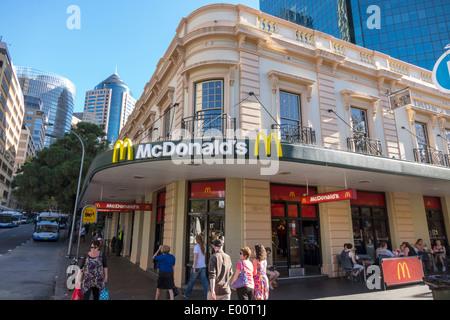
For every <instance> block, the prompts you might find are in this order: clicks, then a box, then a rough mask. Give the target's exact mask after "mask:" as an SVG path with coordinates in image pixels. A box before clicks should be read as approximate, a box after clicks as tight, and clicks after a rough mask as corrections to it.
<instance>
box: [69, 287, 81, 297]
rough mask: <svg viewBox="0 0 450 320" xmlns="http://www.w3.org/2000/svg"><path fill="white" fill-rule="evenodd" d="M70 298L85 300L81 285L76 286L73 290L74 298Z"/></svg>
mask: <svg viewBox="0 0 450 320" xmlns="http://www.w3.org/2000/svg"><path fill="white" fill-rule="evenodd" d="M70 300H83V295H82V294H81V289H80V286H76V287H75V290H74V291H73V295H72V299H70Z"/></svg>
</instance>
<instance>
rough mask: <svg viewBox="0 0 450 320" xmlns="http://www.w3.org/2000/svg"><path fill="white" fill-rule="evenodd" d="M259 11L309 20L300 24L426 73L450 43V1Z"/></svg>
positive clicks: (271, 2) (266, 6)
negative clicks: (372, 22)
mask: <svg viewBox="0 0 450 320" xmlns="http://www.w3.org/2000/svg"><path fill="white" fill-rule="evenodd" d="M373 6H376V7H373ZM373 8H375V10H378V9H379V11H378V13H379V16H378V17H379V27H373V25H371V23H370V21H371V19H372V18H377V16H374V14H375V15H377V14H378V13H377V11H374V10H373ZM260 9H261V11H263V12H266V13H269V14H271V15H274V16H277V17H280V18H283V19H286V20H289V21H292V22H296V23H299V22H298V21H296V19H295V18H298V17H299V16H305V17H308V22H309V25H308V24H304V23H300V24H302V25H304V26H306V27H310V28H313V29H317V30H319V31H322V32H325V33H327V34H330V35H332V36H334V37H337V38H340V39H343V40H346V41H349V42H352V43H355V44H357V45H359V46H362V47H365V48H368V49H372V50H376V51H380V52H383V53H385V54H388V55H390V56H391V57H393V58H397V59H400V60H403V61H406V62H409V63H411V64H414V65H418V66H419V67H422V68H425V69H428V70H432V69H433V66H434V64H435V63H436V61H437V60H438V58H439V57H440V56H441V55H442V54H443V53H444V47H445V46H446V45H447V44H449V43H450V0H429V1H423V0H319V1H312V0H260ZM287 13H288V14H287ZM297 20H298V19H297ZM368 21H369V23H368Z"/></svg>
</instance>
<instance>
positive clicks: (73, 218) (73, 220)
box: [67, 130, 84, 261]
mask: <svg viewBox="0 0 450 320" xmlns="http://www.w3.org/2000/svg"><path fill="white" fill-rule="evenodd" d="M69 131H70V132H71V133H73V134H74V135H75V136H76V137H77V138H78V140H80V142H81V146H82V149H83V150H82V151H83V152H82V154H81V164H80V174H79V177H78V187H77V196H76V198H75V206H74V208H73V217H72V230H71V232H70V241H69V249H68V250H67V256H68V257H70V254H71V252H72V239H73V232H74V228H75V221H76V216H77V207H78V196H79V193H80V184H81V175H82V173H83V162H84V143H83V141H82V140H81V138H80V136H79V135H77V134H76V133H75V132H73V131H72V130H69ZM81 223H82V217H80V228H79V229H78V230H79V231H80V230H81ZM79 250H80V236H79V235H78V243H77V255H76V256H75V260H76V261H77V260H78V254H79Z"/></svg>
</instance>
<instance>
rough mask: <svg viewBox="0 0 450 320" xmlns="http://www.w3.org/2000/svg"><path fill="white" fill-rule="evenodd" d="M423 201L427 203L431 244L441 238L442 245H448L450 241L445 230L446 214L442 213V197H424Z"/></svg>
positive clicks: (426, 211) (426, 209)
mask: <svg viewBox="0 0 450 320" xmlns="http://www.w3.org/2000/svg"><path fill="white" fill-rule="evenodd" d="M423 201H424V205H425V213H426V216H427V224H428V233H429V236H430V241H431V245H432V246H434V245H435V243H436V240H441V243H442V245H444V246H446V247H447V246H448V245H449V243H448V239H447V232H446V231H445V222H444V215H443V213H442V208H441V201H440V199H439V198H433V197H424V198H423Z"/></svg>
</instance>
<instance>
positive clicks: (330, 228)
mask: <svg viewBox="0 0 450 320" xmlns="http://www.w3.org/2000/svg"><path fill="white" fill-rule="evenodd" d="M431 79H432V76H431V72H430V71H428V70H425V69H421V68H419V67H416V66H414V65H411V64H407V63H405V62H403V61H400V60H396V59H394V58H392V57H390V56H387V55H385V54H382V53H380V52H376V51H371V50H367V49H365V48H362V47H359V46H356V45H353V44H350V43H347V42H344V41H341V40H339V39H336V38H333V37H331V36H329V35H327V34H324V33H321V32H319V31H316V30H311V29H307V28H304V27H302V26H299V25H296V24H293V23H290V22H287V21H284V20H281V19H278V18H276V17H273V16H270V15H267V14H264V13H262V12H260V11H258V10H255V9H252V8H249V7H246V6H242V5H238V6H235V5H228V4H217V5H209V6H205V7H202V8H199V9H197V10H196V11H194V12H192V13H191V14H189V15H188V16H187V17H186V18H183V19H182V20H181V22H180V24H179V26H178V28H177V29H176V35H175V37H174V38H173V40H172V42H171V43H170V44H169V46H168V48H167V50H166V52H165V54H164V56H163V57H162V58H161V59H160V61H159V63H158V65H157V66H156V70H155V72H154V74H153V75H152V76H151V77H150V80H149V82H148V83H147V84H146V85H145V88H144V92H143V94H142V96H141V97H140V99H139V100H138V102H137V103H136V108H135V110H134V111H133V113H132V114H131V115H130V117H129V118H128V122H127V124H126V125H125V127H124V128H123V129H122V131H121V134H120V138H119V139H120V140H118V141H117V142H116V144H115V146H114V148H113V149H111V150H109V151H107V152H105V153H103V154H101V155H99V156H98V157H97V158H96V159H95V160H94V162H93V164H92V166H91V168H90V169H89V172H88V175H87V178H86V181H85V184H84V186H83V189H82V195H81V202H80V203H81V205H82V206H84V205H86V204H93V203H97V205H98V206H100V205H105V203H107V204H109V205H110V207H109V208H110V209H104V210H106V211H108V212H107V213H104V214H105V215H106V228H105V235H104V237H105V239H112V237H113V236H115V235H116V234H117V232H118V231H119V230H122V231H123V237H124V238H123V239H124V244H123V250H122V253H121V254H122V255H123V256H125V257H128V258H129V259H130V261H131V262H133V263H136V264H137V265H139V266H140V267H141V268H142V269H143V270H155V265H154V263H153V260H152V256H153V254H154V252H155V251H156V249H157V247H158V246H159V245H160V244H167V245H169V246H170V247H171V253H172V254H174V255H175V257H176V265H175V282H176V284H177V285H181V284H183V283H185V282H186V281H188V274H189V270H190V267H191V266H192V263H193V248H194V246H195V237H196V235H198V234H202V235H203V236H204V238H205V241H206V243H207V245H208V251H210V250H211V243H212V242H213V240H215V239H217V238H220V239H222V240H223V241H224V244H225V247H224V249H225V251H226V252H227V253H228V254H229V255H230V256H231V258H232V260H233V263H234V265H236V263H237V261H238V260H239V250H240V249H241V248H242V247H244V246H249V247H250V248H253V247H254V245H255V244H258V243H261V244H263V245H265V246H266V247H271V248H272V253H271V255H270V260H271V262H272V264H273V265H276V266H277V268H278V270H279V271H280V272H281V276H282V277H297V276H309V275H328V276H330V277H335V276H337V260H336V254H338V253H340V252H341V250H342V249H343V245H344V243H347V242H350V243H353V244H354V246H355V248H356V250H357V251H358V253H360V254H367V255H369V256H372V257H374V252H375V250H376V248H377V246H378V244H379V242H380V241H382V240H385V241H387V242H388V245H389V247H390V248H391V249H397V248H399V246H400V244H401V243H402V242H403V241H409V242H411V243H414V242H415V241H416V240H417V239H418V238H422V239H424V242H425V243H427V244H428V246H431V245H432V244H433V243H434V241H435V240H437V239H440V240H442V241H443V242H444V243H445V245H447V246H448V244H449V242H448V235H449V232H450V230H449V227H450V166H449V158H448V157H449V156H448V155H449V153H450V152H449V143H448V142H449V141H450V97H449V95H446V94H444V93H441V92H440V91H438V90H437V89H436V87H435V86H434V85H433V83H432V80H431ZM132 204H134V206H133V205H132ZM111 208H113V209H114V210H113V209H111Z"/></svg>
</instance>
